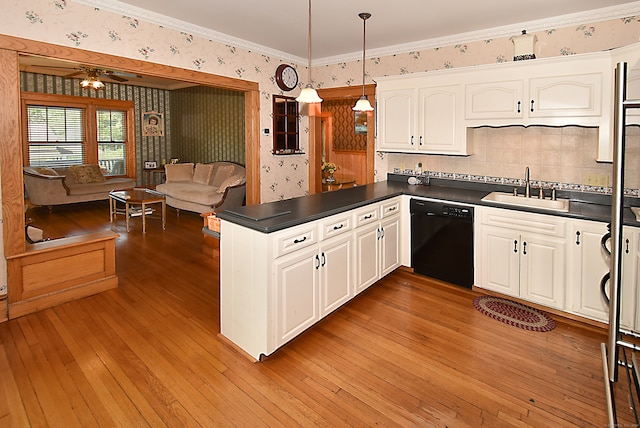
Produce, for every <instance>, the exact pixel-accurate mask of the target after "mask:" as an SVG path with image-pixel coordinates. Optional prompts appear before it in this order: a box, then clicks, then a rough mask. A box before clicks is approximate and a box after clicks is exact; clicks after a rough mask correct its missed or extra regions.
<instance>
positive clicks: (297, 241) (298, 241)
mask: <svg viewBox="0 0 640 428" xmlns="http://www.w3.org/2000/svg"><path fill="white" fill-rule="evenodd" d="M306 240H307V237H306V236H305V237H304V238H302V239H294V240H293V243H294V244H299V243H301V242H304V241H306Z"/></svg>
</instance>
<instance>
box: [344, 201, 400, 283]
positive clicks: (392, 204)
mask: <svg viewBox="0 0 640 428" xmlns="http://www.w3.org/2000/svg"><path fill="white" fill-rule="evenodd" d="M355 223H356V229H355V233H354V237H355V276H356V278H355V286H356V294H357V293H360V292H361V291H363V290H365V289H366V288H368V287H369V286H370V285H371V284H373V283H375V282H376V281H378V280H379V279H380V278H382V277H383V276H385V275H387V274H388V273H390V272H391V271H393V270H394V269H395V268H397V267H398V266H400V242H401V241H400V197H397V198H393V199H390V200H389V201H386V202H383V203H380V204H372V205H370V206H367V207H364V208H361V209H358V210H356V212H355Z"/></svg>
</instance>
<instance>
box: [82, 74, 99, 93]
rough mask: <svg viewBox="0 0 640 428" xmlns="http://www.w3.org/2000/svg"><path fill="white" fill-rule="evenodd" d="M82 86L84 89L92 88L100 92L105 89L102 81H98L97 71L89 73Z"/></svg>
mask: <svg viewBox="0 0 640 428" xmlns="http://www.w3.org/2000/svg"><path fill="white" fill-rule="evenodd" d="M80 86H82V88H84V89H89V88H91V89H95V90H96V91H99V90H100V89H102V88H104V83H102V82H101V81H100V79H98V76H97V74H96V72H95V71H93V70H90V71H89V72H88V73H87V76H86V77H85V78H84V79H83V80H82V82H80Z"/></svg>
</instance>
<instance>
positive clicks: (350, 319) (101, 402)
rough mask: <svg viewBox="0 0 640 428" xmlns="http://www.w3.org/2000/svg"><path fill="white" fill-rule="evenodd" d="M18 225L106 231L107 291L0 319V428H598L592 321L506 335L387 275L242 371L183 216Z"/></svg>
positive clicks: (206, 261) (98, 216)
mask: <svg viewBox="0 0 640 428" xmlns="http://www.w3.org/2000/svg"><path fill="white" fill-rule="evenodd" d="M27 215H28V216H30V217H31V218H33V220H34V224H36V225H39V226H42V227H44V229H45V235H47V236H64V235H67V236H68V235H71V234H77V233H85V232H88V231H97V230H102V229H105V228H107V229H108V228H110V227H113V229H114V230H116V231H117V232H119V233H120V234H121V235H120V238H118V240H117V250H116V251H117V273H118V276H119V280H120V282H119V284H120V285H119V288H118V289H116V290H111V291H107V292H104V293H101V294H99V295H96V296H92V297H88V298H84V299H81V300H77V301H74V302H71V303H68V304H64V305H60V306H58V307H55V308H52V309H47V310H44V311H41V312H38V313H35V314H31V315H27V316H24V317H21V318H18V319H14V320H11V321H8V322H5V323H2V324H0V341H1V345H0V379H2V382H1V383H0V426H7V427H28V426H37V427H41V426H65V427H74V426H79V427H80V426H82V427H90V426H136V427H141V426H151V427H161V426H170V427H192V426H204V427H211V426H251V427H258V426H389V427H390V426H424V427H432V426H433V427H478V426H487V427H573V426H584V427H588V426H594V427H603V426H606V421H607V419H606V413H605V397H604V383H603V376H602V362H601V358H600V343H601V342H603V341H605V340H606V338H605V333H606V332H604V331H603V330H600V329H597V328H595V327H590V326H586V325H582V324H579V323H577V322H573V321H569V320H564V319H562V318H560V317H557V316H554V319H555V320H556V323H557V327H556V328H555V329H554V330H553V331H551V332H547V333H536V332H529V331H525V330H520V329H518V328H515V327H511V326H508V325H506V324H502V323H500V322H498V321H495V320H493V319H491V318H489V317H487V316H485V315H483V314H481V313H480V312H478V311H477V310H475V309H474V308H473V306H472V304H471V302H472V300H473V298H474V297H475V296H476V295H477V293H475V292H472V291H470V290H466V289H462V288H459V287H455V286H450V285H446V284H442V283H438V282H436V281H431V280H429V279H426V278H424V277H421V276H417V275H414V274H412V273H409V272H407V271H404V270H398V271H396V272H395V273H393V274H391V275H389V276H388V277H387V278H385V279H383V280H382V281H380V282H379V283H377V284H375V285H374V286H372V287H371V288H370V289H368V290H367V291H365V292H364V293H362V294H361V295H360V296H358V297H357V298H355V299H354V300H353V301H351V302H350V303H348V304H347V305H345V306H344V307H342V308H340V309H339V310H338V311H336V312H335V313H333V314H332V315H330V316H329V317H327V318H326V319H324V320H323V321H321V322H320V323H319V324H318V325H316V326H314V327H313V328H311V329H310V330H308V331H306V332H305V333H304V334H302V335H301V336H300V337H298V338H297V339H295V340H294V341H293V342H292V343H290V344H288V345H286V346H285V347H284V348H282V349H280V350H279V351H277V352H276V353H275V354H274V355H272V356H271V357H269V358H266V359H265V360H264V361H263V362H261V363H252V362H251V361H249V360H247V359H246V358H245V357H244V356H243V355H241V354H239V353H238V352H237V351H235V350H234V349H233V348H232V347H230V346H228V345H226V344H225V342H224V341H222V340H221V339H220V338H218V336H217V334H218V331H219V312H218V302H219V299H218V260H219V259H218V258H217V257H211V255H210V254H209V255H207V254H206V253H205V252H204V251H202V245H201V244H202V234H201V232H200V229H201V227H202V219H201V218H200V217H199V216H198V215H196V214H193V213H188V212H182V213H181V214H180V217H176V215H175V211H173V210H172V209H169V210H168V212H167V228H166V230H165V231H162V229H161V226H160V223H159V220H149V221H148V223H147V233H146V234H144V235H143V234H142V233H141V225H140V221H139V219H134V220H133V221H132V231H131V232H129V233H127V232H126V231H125V228H124V220H119V221H118V222H116V223H115V224H114V225H113V226H111V225H110V224H109V223H108V205H107V203H106V202H104V203H102V202H100V203H90V204H81V205H78V206H74V207H60V208H55V209H54V211H53V213H51V214H50V213H49V212H48V211H47V210H46V209H42V208H38V209H34V210H29V212H28V213H27ZM223 239H224V238H223ZM248 268H249V267H248ZM620 396H621V398H620V399H621V400H622V404H621V405H620V408H622V407H624V394H620ZM630 421H631V420H630V419H629V423H631V422H630Z"/></svg>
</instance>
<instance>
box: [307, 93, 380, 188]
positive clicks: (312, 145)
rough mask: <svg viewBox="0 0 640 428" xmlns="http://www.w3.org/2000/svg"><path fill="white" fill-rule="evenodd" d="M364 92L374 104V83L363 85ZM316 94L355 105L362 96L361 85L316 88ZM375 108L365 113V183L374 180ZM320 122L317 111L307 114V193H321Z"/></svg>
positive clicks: (325, 98) (324, 98) (319, 114)
mask: <svg viewBox="0 0 640 428" xmlns="http://www.w3.org/2000/svg"><path fill="white" fill-rule="evenodd" d="M364 94H365V96H366V97H367V99H368V100H369V102H370V103H371V105H374V106H375V94H376V85H375V83H373V84H369V85H365V87H364ZM318 95H319V96H320V98H322V99H323V100H338V99H350V100H353V104H354V105H355V103H356V101H357V100H358V98H360V97H361V96H362V86H344V87H340V88H327V89H318ZM375 113H376V112H375V110H374V111H372V112H369V113H367V115H368V116H369V118H368V120H367V171H366V179H367V183H373V182H374V180H375V175H374V172H375V152H376V150H375V141H376V140H375V131H376V126H375V123H376V121H375ZM321 160H322V123H321V113H320V112H317V113H316V115H314V116H311V114H310V115H309V193H310V194H313V193H321V192H322V179H320V177H321V176H322V174H321V170H320V168H321V167H322V165H321V164H320V161H321Z"/></svg>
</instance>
